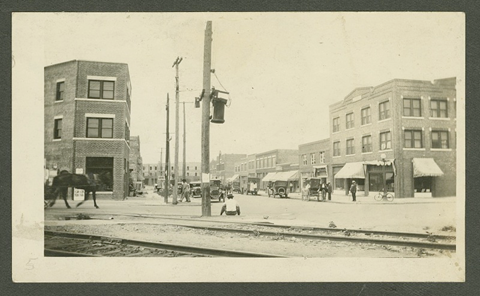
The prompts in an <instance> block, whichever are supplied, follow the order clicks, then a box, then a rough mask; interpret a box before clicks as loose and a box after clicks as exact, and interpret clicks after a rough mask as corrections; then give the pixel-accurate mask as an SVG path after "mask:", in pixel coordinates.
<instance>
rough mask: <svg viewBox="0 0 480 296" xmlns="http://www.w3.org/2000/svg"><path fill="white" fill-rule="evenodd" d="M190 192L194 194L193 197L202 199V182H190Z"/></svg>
mask: <svg viewBox="0 0 480 296" xmlns="http://www.w3.org/2000/svg"><path fill="white" fill-rule="evenodd" d="M190 192H191V194H192V197H202V182H200V181H193V182H190Z"/></svg>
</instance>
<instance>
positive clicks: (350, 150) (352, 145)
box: [347, 139, 355, 155]
mask: <svg viewBox="0 0 480 296" xmlns="http://www.w3.org/2000/svg"><path fill="white" fill-rule="evenodd" d="M351 154H355V141H354V139H348V140H347V155H351Z"/></svg>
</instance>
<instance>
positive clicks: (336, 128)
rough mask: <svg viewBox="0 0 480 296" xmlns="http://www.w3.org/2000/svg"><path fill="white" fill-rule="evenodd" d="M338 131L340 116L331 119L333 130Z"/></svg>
mask: <svg viewBox="0 0 480 296" xmlns="http://www.w3.org/2000/svg"><path fill="white" fill-rule="evenodd" d="M338 131H340V118H339V117H337V118H334V119H333V132H338Z"/></svg>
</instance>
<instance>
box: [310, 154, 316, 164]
mask: <svg viewBox="0 0 480 296" xmlns="http://www.w3.org/2000/svg"><path fill="white" fill-rule="evenodd" d="M310 162H311V163H312V164H316V163H317V162H316V159H315V153H312V154H310Z"/></svg>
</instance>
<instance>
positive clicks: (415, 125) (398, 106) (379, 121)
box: [330, 78, 457, 197]
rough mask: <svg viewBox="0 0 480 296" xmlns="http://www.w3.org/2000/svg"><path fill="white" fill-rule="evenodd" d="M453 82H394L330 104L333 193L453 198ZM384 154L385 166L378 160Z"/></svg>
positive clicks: (454, 83) (454, 111) (454, 116)
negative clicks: (353, 191)
mask: <svg viewBox="0 0 480 296" xmlns="http://www.w3.org/2000/svg"><path fill="white" fill-rule="evenodd" d="M455 87H456V79H455V78H446V79H438V80H435V81H433V82H430V81H419V80H404V79H394V80H391V81H388V82H386V83H383V84H381V85H379V86H376V87H363V88H357V89H355V90H353V91H352V92H351V93H350V94H349V95H348V96H347V97H345V99H344V100H343V101H341V102H338V103H335V104H332V105H330V123H331V126H330V148H331V154H332V163H331V165H332V177H333V179H331V181H333V182H334V183H333V184H334V189H336V190H342V191H344V192H345V193H347V192H348V187H349V185H350V184H351V181H352V180H355V181H356V182H357V184H358V185H359V189H360V190H361V191H364V192H365V194H366V195H368V194H369V192H370V191H375V192H377V191H382V190H383V188H384V186H383V184H384V176H383V174H384V173H383V169H385V171H386V178H385V183H386V186H387V189H388V191H391V192H395V196H396V197H414V196H420V195H422V194H428V195H432V196H455V195H456V185H455V184H456V148H457V147H456V88H455ZM382 155H383V156H385V159H384V160H385V162H384V160H383V159H382Z"/></svg>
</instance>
